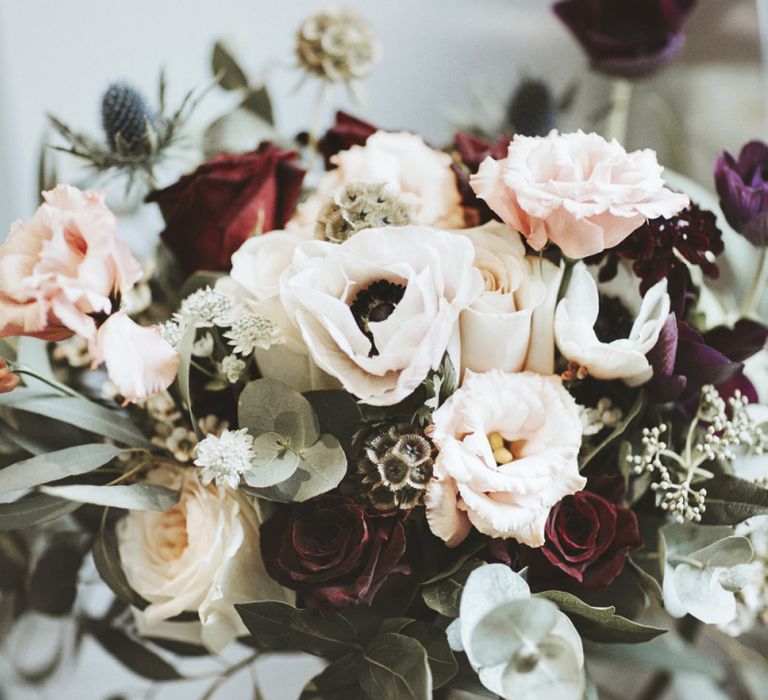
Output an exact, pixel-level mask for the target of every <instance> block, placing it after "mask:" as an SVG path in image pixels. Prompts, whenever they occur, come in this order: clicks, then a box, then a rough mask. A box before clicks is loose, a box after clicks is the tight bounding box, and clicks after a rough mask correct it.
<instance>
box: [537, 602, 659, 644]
mask: <svg viewBox="0 0 768 700" xmlns="http://www.w3.org/2000/svg"><path fill="white" fill-rule="evenodd" d="M536 595H537V596H540V597H542V598H547V599H548V600H551V601H552V602H553V603H556V604H557V606H558V607H559V608H560V609H561V610H562V611H563V612H564V613H565V614H566V615H568V617H570V618H571V621H572V622H573V624H574V626H575V627H576V629H577V630H578V631H579V634H581V636H582V637H584V638H585V639H591V640H592V641H594V642H610V643H614V644H619V643H628V644H635V643H639V642H647V641H648V640H650V639H653V638H654V637H658V636H659V635H660V634H664V633H665V632H666V631H667V630H665V629H663V628H661V627H651V626H649V625H641V624H640V623H638V622H633V621H632V620H628V619H627V618H626V617H622V616H621V615H617V614H616V609H615V608H614V607H608V608H593V607H592V606H591V605H587V604H586V603H585V602H584V601H583V600H581V599H580V598H577V597H576V596H575V595H572V594H571V593H566V592H565V591H543V592H542V593H537V594H536Z"/></svg>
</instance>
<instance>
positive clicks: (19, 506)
mask: <svg viewBox="0 0 768 700" xmlns="http://www.w3.org/2000/svg"><path fill="white" fill-rule="evenodd" d="M81 505H82V504H81V503H73V502H72V501H67V500H64V499H63V498H55V497H54V496H48V495H47V494H44V493H36V494H34V495H31V496H28V497H24V498H20V499H19V500H18V501H14V502H13V503H0V532H2V531H6V530H21V529H23V528H28V527H32V526H33V525H40V524H42V523H47V522H50V521H51V520H55V519H56V518H60V517H61V516H62V515H67V514H68V513H71V512H72V511H74V510H77V509H78V508H79V507H80V506H81Z"/></svg>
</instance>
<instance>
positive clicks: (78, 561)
mask: <svg viewBox="0 0 768 700" xmlns="http://www.w3.org/2000/svg"><path fill="white" fill-rule="evenodd" d="M85 552H86V548H85V547H84V546H83V545H82V543H81V542H78V541H77V539H76V538H73V537H67V536H66V535H62V536H59V537H54V538H53V540H52V541H51V543H50V544H49V545H48V547H47V549H46V550H45V551H44V552H43V554H42V555H41V556H40V558H39V559H38V560H37V562H36V564H35V568H34V569H33V570H32V575H31V577H30V579H29V589H28V600H29V605H30V607H31V608H33V609H35V610H38V611H40V612H42V613H45V614H46V615H55V616H62V615H67V614H68V613H69V612H70V610H71V609H72V604H73V603H74V602H75V596H76V595H77V575H78V572H79V571H80V566H81V565H82V563H83V556H84V555H85Z"/></svg>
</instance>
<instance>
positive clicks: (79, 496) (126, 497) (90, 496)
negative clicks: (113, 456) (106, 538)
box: [40, 484, 180, 511]
mask: <svg viewBox="0 0 768 700" xmlns="http://www.w3.org/2000/svg"><path fill="white" fill-rule="evenodd" d="M40 490H41V491H42V492H43V493H45V494H48V495H49V496H57V497H58V498H64V499H66V500H68V501H77V502H78V503H93V504H95V505H97V506H111V507H114V508H125V509H127V510H161V511H162V510H168V509H169V508H170V507H172V506H173V505H175V504H176V503H177V502H178V500H179V496H180V493H179V492H178V491H174V490H173V489H169V488H167V487H166V486H159V485H157V484H128V485H117V486H92V485H91V484H73V485H71V486H43V487H41V488H40Z"/></svg>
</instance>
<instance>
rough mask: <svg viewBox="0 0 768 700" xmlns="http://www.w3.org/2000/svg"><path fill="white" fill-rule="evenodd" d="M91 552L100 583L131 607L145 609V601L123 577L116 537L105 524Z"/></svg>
mask: <svg viewBox="0 0 768 700" xmlns="http://www.w3.org/2000/svg"><path fill="white" fill-rule="evenodd" d="M92 552H93V563H94V564H95V565H96V570H97V571H98V572H99V576H101V579H102V581H104V583H106V584H107V585H108V586H109V587H110V589H112V592H113V593H114V594H115V595H116V596H117V597H118V598H119V599H120V600H122V601H123V602H125V603H128V604H129V605H133V606H134V607H135V608H139V609H140V610H143V609H144V608H146V607H147V601H146V600H144V599H143V598H142V597H141V596H140V595H139V594H138V593H137V592H136V591H134V590H133V588H131V586H130V584H129V583H128V579H127V578H126V577H125V573H124V572H123V567H122V564H121V563H120V552H119V550H118V547H117V537H116V536H115V533H114V532H113V531H112V530H111V529H110V528H109V527H107V526H106V524H105V523H102V526H101V530H100V531H99V534H98V536H97V537H96V541H95V542H94V544H93V550H92Z"/></svg>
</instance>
